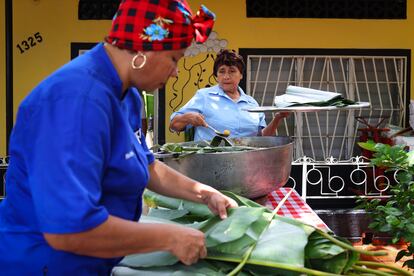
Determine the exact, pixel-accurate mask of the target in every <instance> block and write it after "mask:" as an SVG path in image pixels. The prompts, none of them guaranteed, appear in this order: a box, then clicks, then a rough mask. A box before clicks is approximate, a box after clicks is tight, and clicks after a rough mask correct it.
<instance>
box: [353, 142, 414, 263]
mask: <svg viewBox="0 0 414 276" xmlns="http://www.w3.org/2000/svg"><path fill="white" fill-rule="evenodd" d="M358 144H359V145H360V146H361V147H362V148H364V149H367V150H370V151H373V152H374V156H373V158H372V159H371V163H372V164H373V165H375V166H378V167H384V168H387V171H395V172H396V173H397V181H398V183H397V184H396V185H394V186H392V187H391V189H390V195H391V197H390V198H389V199H388V200H387V201H386V202H385V203H384V202H382V201H381V200H379V199H366V198H365V199H360V200H359V203H360V205H359V206H358V208H363V209H365V210H366V211H368V213H369V214H370V216H371V218H372V223H371V224H370V225H369V227H370V228H371V229H373V230H375V231H378V232H387V233H389V234H391V235H392V242H393V243H396V242H398V241H399V240H404V241H406V242H408V243H409V246H408V248H407V250H401V251H400V252H399V253H398V255H397V258H396V261H398V260H400V259H401V258H402V257H405V256H407V257H411V259H412V260H407V261H405V262H404V266H408V267H409V268H414V247H413V244H414V185H413V183H414V182H413V175H414V152H412V151H411V152H406V151H405V150H404V147H402V146H399V145H396V146H390V145H385V144H380V143H374V142H373V141H368V142H366V143H358Z"/></svg>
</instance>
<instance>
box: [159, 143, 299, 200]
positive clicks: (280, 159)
mask: <svg viewBox="0 0 414 276" xmlns="http://www.w3.org/2000/svg"><path fill="white" fill-rule="evenodd" d="M229 140H230V141H231V142H233V144H234V145H239V146H250V147H257V148H258V149H257V150H256V149H254V150H249V151H236V152H215V153H197V154H192V155H189V156H185V157H183V158H174V157H173V155H172V154H155V156H156V157H157V158H159V159H161V160H162V161H164V162H165V164H167V165H168V166H170V167H172V168H174V169H176V170H178V171H179V172H181V173H183V174H184V175H186V176H188V177H190V178H193V179H195V180H198V181H200V182H202V183H204V184H208V185H210V186H212V187H214V188H216V189H219V190H227V191H231V192H233V193H236V194H239V195H242V196H245V197H248V198H258V197H262V196H265V195H267V194H268V193H270V192H272V191H274V190H276V189H278V188H280V187H282V186H283V185H285V184H286V182H287V181H288V179H289V175H290V169H291V163H292V155H293V143H292V140H291V139H290V138H289V137H275V136H263V137H244V138H233V139H229ZM201 143H203V142H201ZM204 143H205V142H204ZM180 144H181V145H185V146H191V145H197V144H200V142H185V143H180ZM171 185H174V183H171Z"/></svg>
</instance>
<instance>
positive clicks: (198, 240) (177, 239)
mask: <svg viewBox="0 0 414 276" xmlns="http://www.w3.org/2000/svg"><path fill="white" fill-rule="evenodd" d="M168 227H171V229H170V230H171V232H170V236H169V248H168V250H169V251H170V252H171V253H172V254H173V255H175V256H176V257H177V258H178V260H180V261H181V262H182V263H183V264H185V265H191V264H194V263H196V262H197V261H198V260H199V259H203V258H205V257H206V256H207V249H206V246H205V238H204V233H203V232H201V231H199V230H196V229H193V228H189V227H185V226H180V225H168Z"/></svg>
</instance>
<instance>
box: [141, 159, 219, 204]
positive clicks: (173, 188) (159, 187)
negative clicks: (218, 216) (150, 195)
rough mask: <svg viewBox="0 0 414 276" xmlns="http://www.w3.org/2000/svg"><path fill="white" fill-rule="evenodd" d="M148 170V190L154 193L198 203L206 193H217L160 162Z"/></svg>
mask: <svg viewBox="0 0 414 276" xmlns="http://www.w3.org/2000/svg"><path fill="white" fill-rule="evenodd" d="M149 169H150V175H151V177H150V181H149V183H148V188H149V189H150V190H152V191H154V192H157V193H160V194H163V195H166V196H170V197H175V198H182V199H186V200H190V201H194V202H200V203H202V202H204V201H203V199H204V198H205V197H206V196H208V195H207V194H208V193H211V192H217V191H216V190H215V189H213V188H211V187H210V186H207V185H204V184H201V183H199V182H197V181H195V180H193V179H191V178H189V177H187V176H185V175H183V174H181V173H179V172H177V171H176V170H174V169H172V168H170V167H168V166H167V165H165V164H164V163H162V162H160V161H155V162H154V163H153V164H151V165H150V166H149Z"/></svg>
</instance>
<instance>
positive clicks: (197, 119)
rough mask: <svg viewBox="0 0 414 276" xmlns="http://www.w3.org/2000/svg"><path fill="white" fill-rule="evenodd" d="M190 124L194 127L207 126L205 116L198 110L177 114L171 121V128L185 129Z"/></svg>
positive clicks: (176, 129) (174, 129)
mask: <svg viewBox="0 0 414 276" xmlns="http://www.w3.org/2000/svg"><path fill="white" fill-rule="evenodd" d="M188 125H192V126H193V127H198V126H205V127H206V126H207V123H206V120H205V119H204V116H203V115H202V114H200V113H198V112H187V113H184V114H180V115H177V116H175V117H174V118H173V119H172V120H171V122H170V129H171V130H173V131H183V130H184V129H185V128H186V127H187V126H188Z"/></svg>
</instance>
